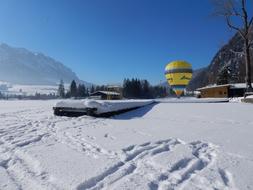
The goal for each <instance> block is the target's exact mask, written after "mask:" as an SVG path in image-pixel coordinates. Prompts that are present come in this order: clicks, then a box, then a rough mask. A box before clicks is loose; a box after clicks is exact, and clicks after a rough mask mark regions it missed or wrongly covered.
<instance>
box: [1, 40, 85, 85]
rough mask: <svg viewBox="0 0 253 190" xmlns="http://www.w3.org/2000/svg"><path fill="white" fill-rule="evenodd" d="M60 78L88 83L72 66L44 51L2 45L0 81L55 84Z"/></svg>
mask: <svg viewBox="0 0 253 190" xmlns="http://www.w3.org/2000/svg"><path fill="white" fill-rule="evenodd" d="M60 79H62V80H64V82H65V83H70V82H71V81H72V80H76V81H77V82H78V83H86V82H84V81H81V80H80V79H79V78H78V77H77V76H76V74H75V73H74V72H73V71H72V70H71V69H70V68H68V67H66V66H65V65H63V64H62V63H60V62H58V61H56V60H54V59H53V58H51V57H48V56H46V55H43V54H42V53H34V52H31V51H29V50H26V49H24V48H14V47H11V46H9V45H7V44H1V45H0V81H7V82H11V83H16V84H26V85H28V84H29V85H35V84H36V85H55V84H57V83H59V81H60ZM86 84H87V83H86Z"/></svg>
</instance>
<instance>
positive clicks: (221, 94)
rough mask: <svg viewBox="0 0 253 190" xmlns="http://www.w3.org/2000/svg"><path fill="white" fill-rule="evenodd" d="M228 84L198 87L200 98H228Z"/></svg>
mask: <svg viewBox="0 0 253 190" xmlns="http://www.w3.org/2000/svg"><path fill="white" fill-rule="evenodd" d="M229 88H230V84H225V85H215V86H206V87H203V88H198V89H197V91H200V97H201V98H228V97H229Z"/></svg>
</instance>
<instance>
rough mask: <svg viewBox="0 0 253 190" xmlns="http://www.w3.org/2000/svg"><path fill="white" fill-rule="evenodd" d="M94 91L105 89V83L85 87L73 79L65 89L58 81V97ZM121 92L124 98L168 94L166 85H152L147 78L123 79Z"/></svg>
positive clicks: (158, 96) (142, 97)
mask: <svg viewBox="0 0 253 190" xmlns="http://www.w3.org/2000/svg"><path fill="white" fill-rule="evenodd" d="M96 91H107V87H106V86H105V85H101V86H99V85H96V86H94V85H92V86H91V87H90V88H88V87H85V85H84V84H78V85H77V83H76V82H75V80H73V81H72V82H71V84H70V87H69V89H68V90H67V91H66V90H65V87H64V82H63V80H61V81H60V84H59V87H58V93H57V94H58V96H59V97H60V98H71V97H75V98H83V97H87V96H89V95H90V94H91V93H94V92H96ZM122 94H123V97H124V98H138V99H150V98H162V97H166V96H167V95H168V93H167V89H166V87H162V86H152V85H150V83H149V82H148V81H147V80H140V79H136V78H133V79H125V80H124V81H123V89H122Z"/></svg>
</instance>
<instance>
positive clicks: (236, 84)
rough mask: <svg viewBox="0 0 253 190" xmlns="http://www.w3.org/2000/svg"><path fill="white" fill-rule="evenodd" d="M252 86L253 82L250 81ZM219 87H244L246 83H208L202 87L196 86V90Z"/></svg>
mask: <svg viewBox="0 0 253 190" xmlns="http://www.w3.org/2000/svg"><path fill="white" fill-rule="evenodd" d="M252 86H253V83H252ZM219 87H230V88H231V89H237V88H246V84H245V83H234V84H223V85H216V84H214V85H208V86H205V87H202V88H198V89H196V90H198V91H199V90H204V89H209V88H219Z"/></svg>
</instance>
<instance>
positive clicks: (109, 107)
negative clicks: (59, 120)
mask: <svg viewBox="0 0 253 190" xmlns="http://www.w3.org/2000/svg"><path fill="white" fill-rule="evenodd" d="M154 102H155V101H154V100H91V99H84V100H62V101H59V102H57V103H56V104H55V107H61V108H76V109H85V108H96V109H97V111H96V113H97V114H101V113H107V112H114V111H120V110H126V109H131V108H136V107H142V106H145V105H148V104H152V103H154Z"/></svg>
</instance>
